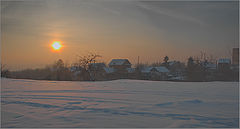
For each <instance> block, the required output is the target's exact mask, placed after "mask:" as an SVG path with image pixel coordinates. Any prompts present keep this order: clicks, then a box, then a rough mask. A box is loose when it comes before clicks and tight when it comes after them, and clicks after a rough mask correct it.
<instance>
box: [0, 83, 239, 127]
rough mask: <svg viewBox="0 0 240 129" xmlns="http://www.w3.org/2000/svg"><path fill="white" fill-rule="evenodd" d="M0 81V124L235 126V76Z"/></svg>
mask: <svg viewBox="0 0 240 129" xmlns="http://www.w3.org/2000/svg"><path fill="white" fill-rule="evenodd" d="M1 84H2V85H1V88H2V93H1V100H2V102H1V126H2V127H159V128H160V127H235V128H236V127H239V125H238V123H239V112H238V109H239V108H238V105H239V102H238V98H239V97H238V95H239V84H238V82H164V81H162V82H159V81H142V80H115V81H103V82H65V81H35V80H17V79H2V82H1Z"/></svg>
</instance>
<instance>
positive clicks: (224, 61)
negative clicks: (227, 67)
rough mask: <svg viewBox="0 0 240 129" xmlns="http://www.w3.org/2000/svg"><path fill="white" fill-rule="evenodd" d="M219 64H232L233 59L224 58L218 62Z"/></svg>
mask: <svg viewBox="0 0 240 129" xmlns="http://www.w3.org/2000/svg"><path fill="white" fill-rule="evenodd" d="M218 63H227V64H230V63H231V59H228V58H222V59H219V60H218Z"/></svg>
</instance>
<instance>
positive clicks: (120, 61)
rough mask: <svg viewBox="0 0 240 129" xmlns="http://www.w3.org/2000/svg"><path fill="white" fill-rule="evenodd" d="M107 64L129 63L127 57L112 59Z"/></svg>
mask: <svg viewBox="0 0 240 129" xmlns="http://www.w3.org/2000/svg"><path fill="white" fill-rule="evenodd" d="M109 65H131V63H130V62H129V61H128V59H112V61H111V62H110V63H109Z"/></svg>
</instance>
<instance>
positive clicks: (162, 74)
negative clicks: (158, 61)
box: [141, 66, 169, 80]
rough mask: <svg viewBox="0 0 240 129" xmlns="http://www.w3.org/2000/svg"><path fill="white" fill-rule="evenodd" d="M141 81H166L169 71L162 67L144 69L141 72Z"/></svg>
mask: <svg viewBox="0 0 240 129" xmlns="http://www.w3.org/2000/svg"><path fill="white" fill-rule="evenodd" d="M141 73H142V79H147V80H167V79H168V74H169V70H168V69H167V68H166V67H164V66H159V67H145V68H143V69H142V70H141Z"/></svg>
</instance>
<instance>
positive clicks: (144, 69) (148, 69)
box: [141, 67, 153, 73]
mask: <svg viewBox="0 0 240 129" xmlns="http://www.w3.org/2000/svg"><path fill="white" fill-rule="evenodd" d="M152 68H153V67H145V68H143V69H142V70H141V72H142V73H150V72H151V70H152Z"/></svg>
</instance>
